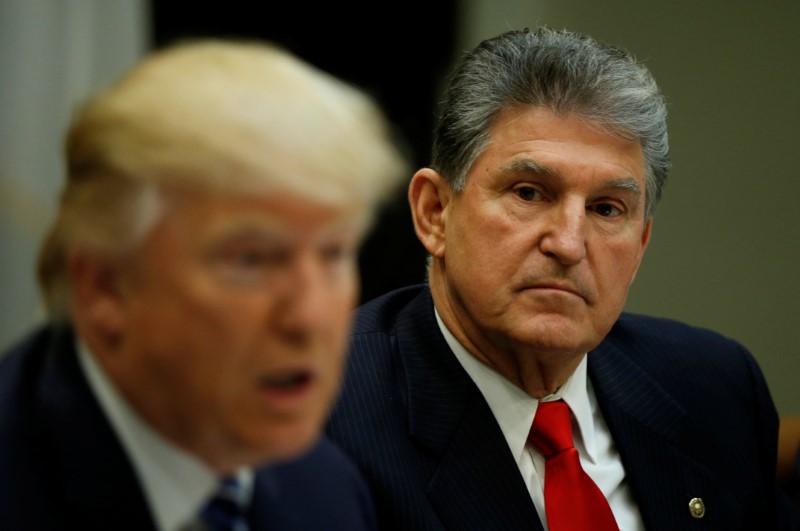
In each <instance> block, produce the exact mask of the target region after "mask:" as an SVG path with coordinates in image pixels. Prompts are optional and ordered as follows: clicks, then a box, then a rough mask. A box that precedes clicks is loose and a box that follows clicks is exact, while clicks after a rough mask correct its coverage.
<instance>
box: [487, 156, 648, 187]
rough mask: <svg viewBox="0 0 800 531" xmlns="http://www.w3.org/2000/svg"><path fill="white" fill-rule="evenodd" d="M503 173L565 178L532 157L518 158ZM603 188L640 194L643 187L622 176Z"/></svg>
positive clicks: (604, 184) (606, 183) (608, 182)
mask: <svg viewBox="0 0 800 531" xmlns="http://www.w3.org/2000/svg"><path fill="white" fill-rule="evenodd" d="M501 173H503V174H511V173H535V174H536V175H548V176H551V177H555V178H557V179H559V180H562V181H563V180H564V175H563V174H562V173H561V172H560V171H558V170H557V169H555V168H551V167H549V166H545V165H543V164H540V163H538V162H536V161H534V160H531V159H517V160H513V161H511V163H510V164H509V165H508V166H506V167H505V168H503V169H502V170H501ZM603 188H612V189H617V190H624V191H628V192H633V193H634V194H636V195H640V194H641V192H642V188H641V187H640V186H639V183H638V182H637V181H636V179H634V178H632V177H621V178H619V179H611V180H610V181H606V182H605V183H603Z"/></svg>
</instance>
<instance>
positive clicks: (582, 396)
mask: <svg viewBox="0 0 800 531" xmlns="http://www.w3.org/2000/svg"><path fill="white" fill-rule="evenodd" d="M436 321H437V323H438V324H439V328H440V330H441V331H442V334H443V335H444V338H445V340H446V341H447V344H448V345H449V346H450V348H451V349H452V351H453V353H454V354H455V356H456V358H458V361H459V362H460V363H461V365H462V366H463V367H464V370H465V371H467V374H469V376H470V378H472V381H473V382H475V385H477V386H478V389H479V390H480V392H481V393H482V394H483V396H484V398H485V399H486V402H487V403H488V404H489V408H490V409H491V410H492V413H493V414H494V417H495V418H496V419H497V423H498V424H499V425H500V429H501V430H502V432H503V435H504V436H505V438H506V442H508V447H509V448H510V449H511V454H512V455H513V456H514V459H516V461H517V466H518V467H519V470H520V473H521V474H522V479H523V480H524V481H525V484H526V485H527V487H528V491H529V492H530V495H531V499H532V500H533V504H534V506H535V507H536V512H537V513H538V514H539V518H540V519H541V520H542V526H544V529H545V531H548V530H549V528H548V525H547V520H546V517H545V507H544V457H543V456H542V455H541V454H540V453H539V452H538V450H537V449H536V448H535V447H534V446H533V445H531V444H528V443H527V440H528V432H530V429H531V425H532V424H533V417H534V416H535V415H536V409H537V407H538V405H539V400H537V399H535V398H531V397H530V396H529V395H527V394H526V393H525V392H524V391H523V390H522V389H520V388H519V387H517V386H516V385H514V384H513V383H511V382H510V381H509V380H507V379H506V378H504V377H503V376H501V375H500V373H498V372H496V371H495V370H493V369H491V368H490V367H488V366H487V365H485V364H483V363H482V362H480V361H479V360H478V359H477V358H476V357H475V356H473V355H471V354H470V353H469V352H468V351H467V350H466V349H465V348H464V346H463V345H462V344H461V343H459V341H458V340H457V339H456V338H455V336H453V334H452V333H450V330H448V329H447V327H446V326H445V325H444V323H443V322H442V320H441V318H440V317H439V313H438V312H436ZM559 399H561V400H564V402H566V403H567V405H568V406H569V409H570V411H571V413H572V434H573V440H574V444H575V449H576V450H578V454H579V456H580V460H581V466H582V467H583V469H584V470H585V471H586V473H587V474H588V475H589V477H591V478H592V480H593V481H594V482H595V483H596V484H597V486H598V487H599V488H600V490H601V491H602V492H603V495H604V496H605V497H606V499H607V500H608V503H609V505H610V507H611V511H612V512H613V513H614V518H615V519H616V521H617V525H619V528H620V530H621V531H640V530H641V531H644V524H643V523H642V518H641V515H640V514H639V508H638V507H637V506H636V503H635V502H634V501H633V496H632V495H631V492H630V489H629V488H628V485H627V482H626V481H625V469H624V468H623V466H622V461H621V460H620V456H619V452H617V449H616V447H615V446H614V441H613V439H612V438H611V434H610V433H609V430H608V426H607V425H606V422H605V420H604V419H603V415H602V413H601V412H600V409H599V408H598V407H597V399H596V398H595V395H594V391H593V389H592V385H591V382H590V381H589V379H588V377H587V373H586V356H585V355H584V357H583V360H581V363H580V365H578V368H577V369H575V372H574V373H573V374H572V376H570V378H569V380H567V381H566V383H564V385H562V386H561V387H560V388H559V389H558V391H556V392H555V393H553V394H551V395H548V396H546V397H545V398H543V399H542V400H543V401H546V402H547V401H551V400H559Z"/></svg>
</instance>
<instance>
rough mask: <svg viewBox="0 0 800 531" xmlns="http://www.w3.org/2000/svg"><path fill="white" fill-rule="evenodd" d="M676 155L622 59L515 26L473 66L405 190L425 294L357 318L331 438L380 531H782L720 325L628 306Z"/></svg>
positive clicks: (650, 95) (739, 367)
mask: <svg viewBox="0 0 800 531" xmlns="http://www.w3.org/2000/svg"><path fill="white" fill-rule="evenodd" d="M669 167H670V162H669V158H668V146H667V128H666V108H665V104H664V99H663V97H662V95H661V93H660V91H659V89H658V87H657V86H656V83H655V81H654V80H653V78H652V76H651V75H650V73H649V72H648V71H647V70H646V69H645V68H644V67H643V66H642V65H640V64H638V63H637V62H636V61H635V60H634V59H633V57H631V56H630V55H629V54H627V53H626V52H624V51H622V50H619V49H616V48H613V47H610V46H607V45H604V44H601V43H598V42H596V41H594V40H593V39H591V38H589V37H587V36H583V35H579V34H574V33H570V32H566V31H553V30H549V29H540V30H537V31H535V32H529V31H514V32H509V33H506V34H503V35H500V36H498V37H496V38H493V39H489V40H487V41H485V42H483V43H482V44H480V45H479V46H478V47H477V48H476V49H475V50H473V51H472V52H470V53H468V54H466V56H465V57H464V58H463V60H462V62H461V63H460V65H459V66H458V68H457V70H456V72H455V74H454V76H453V78H452V81H451V84H450V87H449V89H448V92H447V95H446V97H445V102H444V107H443V112H442V114H441V117H440V120H439V124H438V127H437V130H436V133H435V140H434V147H433V160H432V164H431V167H430V168H423V169H421V170H419V171H418V172H417V173H416V175H414V178H413V180H412V182H411V184H410V188H409V193H408V196H409V201H410V205H411V211H412V218H413V220H414V226H415V229H416V232H417V236H418V237H419V239H420V241H421V242H422V244H423V245H424V246H425V248H426V249H427V251H428V252H429V253H430V256H431V264H430V269H429V283H428V285H427V286H423V285H420V286H414V287H409V288H406V289H402V290H398V291H395V292H392V293H390V294H387V295H385V296H383V297H380V298H378V299H377V300H375V301H372V302H371V303H369V304H367V305H365V306H364V307H362V308H361V309H360V310H359V313H358V317H357V320H356V324H355V328H354V333H353V337H352V344H351V351H350V357H349V367H348V373H347V374H348V379H347V383H346V386H345V389H344V391H343V393H342V397H341V400H340V403H339V404H338V405H337V406H336V408H335V409H334V414H333V417H332V420H331V424H330V427H329V433H330V434H331V435H332V436H333V437H334V438H335V439H336V440H337V441H338V442H340V443H341V445H342V447H343V448H344V449H345V450H346V451H347V452H349V453H350V454H351V455H352V456H353V457H354V458H355V459H356V460H357V461H358V463H359V464H360V466H361V468H362V470H363V471H364V472H365V475H366V476H367V480H368V482H369V483H370V485H371V487H372V489H373V492H374V494H375V496H376V504H377V506H378V516H379V523H380V524H381V525H382V526H383V527H384V528H385V529H398V530H402V529H415V530H421V529H426V530H444V529H447V530H453V531H455V530H459V531H464V530H484V529H502V530H504V531H509V530H517V529H519V530H535V529H540V530H541V529H549V530H550V531H587V530H591V531H601V530H602V531H609V530H617V529H624V530H626V531H630V530H643V529H647V530H650V531H652V530H665V531H675V530H682V529H725V530H734V529H741V530H753V529H774V528H775V527H777V526H778V523H779V522H780V521H781V520H782V519H783V518H784V516H786V515H787V514H788V512H787V511H786V507H785V506H783V505H780V504H779V503H778V501H777V497H776V488H775V454H776V434H777V415H776V412H775V408H774V406H773V404H772V400H771V399H770V396H769V392H768V390H767V387H766V385H765V382H764V380H763V378H762V376H761V372H760V371H759V369H758V367H757V365H756V363H755V361H754V360H753V358H752V357H751V356H750V354H749V353H747V352H746V351H745V350H744V349H743V348H742V347H741V346H740V345H738V344H736V343H734V342H733V341H730V340H728V339H725V338H723V337H720V336H719V335H717V334H714V333H712V332H708V331H703V330H698V329H695V328H691V327H689V326H686V325H683V324H679V323H675V322H671V321H667V320H661V319H653V318H647V317H642V316H633V315H624V314H622V309H623V307H624V304H625V299H626V297H627V294H628V289H629V288H630V285H631V283H632V282H633V279H634V277H635V275H636V271H637V269H638V267H639V264H640V262H641V260H642V256H643V255H644V252H645V249H646V248H647V244H648V242H649V241H650V235H651V227H652V223H653V221H652V215H653V209H654V208H655V205H656V202H657V201H658V199H659V196H660V195H661V187H662V185H663V183H664V180H665V179H666V176H667V173H668V170H669Z"/></svg>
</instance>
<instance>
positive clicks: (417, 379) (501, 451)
mask: <svg viewBox="0 0 800 531" xmlns="http://www.w3.org/2000/svg"><path fill="white" fill-rule="evenodd" d="M397 340H398V343H399V350H400V352H401V355H402V361H403V364H404V369H405V374H406V378H407V390H408V396H407V403H408V405H409V433H410V436H411V438H412V440H414V441H415V442H416V443H417V444H418V445H420V446H422V447H423V448H424V449H425V451H426V453H427V454H429V455H432V456H433V458H434V459H435V460H436V463H437V464H436V466H435V471H434V473H433V475H432V478H431V481H430V483H429V484H428V490H427V494H428V498H429V499H430V501H431V504H432V506H433V507H434V509H435V510H436V512H437V514H438V515H439V517H440V519H441V520H442V522H443V523H444V524H445V527H446V528H447V529H476V530H478V529H481V530H482V529H506V530H513V529H528V530H530V529H533V530H537V529H541V524H540V521H539V517H538V515H537V514H536V510H535V509H534V506H533V502H532V501H531V499H530V495H529V494H528V491H527V487H526V486H525V483H524V481H523V479H522V476H521V475H520V473H519V468H518V467H517V464H516V462H515V460H514V458H513V457H512V455H511V452H510V450H509V448H508V444H507V443H506V440H505V438H504V437H503V434H502V431H501V430H500V427H499V426H498V424H497V421H496V420H495V418H494V416H493V415H492V412H491V410H490V409H489V406H488V404H487V403H486V401H485V400H484V398H483V396H482V395H481V393H480V391H479V390H478V388H477V387H476V386H475V384H474V383H473V382H472V380H471V379H470V378H469V376H468V375H467V373H466V372H465V371H464V369H463V368H462V367H461V365H460V364H459V362H458V360H457V359H456V357H455V356H454V355H453V353H452V351H451V350H450V347H449V346H448V345H447V343H446V342H445V340H444V338H443V337H442V334H441V332H440V330H439V328H438V325H437V323H436V318H435V316H434V313H433V301H432V300H431V296H430V292H429V291H428V290H427V289H426V290H425V291H424V292H423V293H422V294H421V295H420V296H418V297H417V298H416V299H415V300H414V301H413V302H412V303H411V304H409V306H408V307H407V308H406V309H405V310H404V312H403V314H402V315H401V316H400V319H399V320H398V328H397Z"/></svg>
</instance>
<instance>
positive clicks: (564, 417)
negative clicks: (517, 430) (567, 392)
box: [528, 400, 573, 458]
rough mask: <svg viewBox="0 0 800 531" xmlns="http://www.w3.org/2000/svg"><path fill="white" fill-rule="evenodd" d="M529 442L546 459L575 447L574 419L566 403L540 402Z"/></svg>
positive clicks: (559, 401)
mask: <svg viewBox="0 0 800 531" xmlns="http://www.w3.org/2000/svg"><path fill="white" fill-rule="evenodd" d="M528 441H529V442H530V443H531V444H533V445H534V446H536V448H538V449H539V451H540V452H541V453H542V455H544V456H545V458H548V457H550V456H552V455H555V454H557V453H559V452H562V451H564V450H567V449H569V448H572V447H573V442H572V418H571V417H570V414H569V406H567V404H566V402H564V401H563V400H556V401H553V402H539V406H538V408H537V409H536V416H535V417H534V419H533V425H532V426H531V431H530V433H529V434H528Z"/></svg>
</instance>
